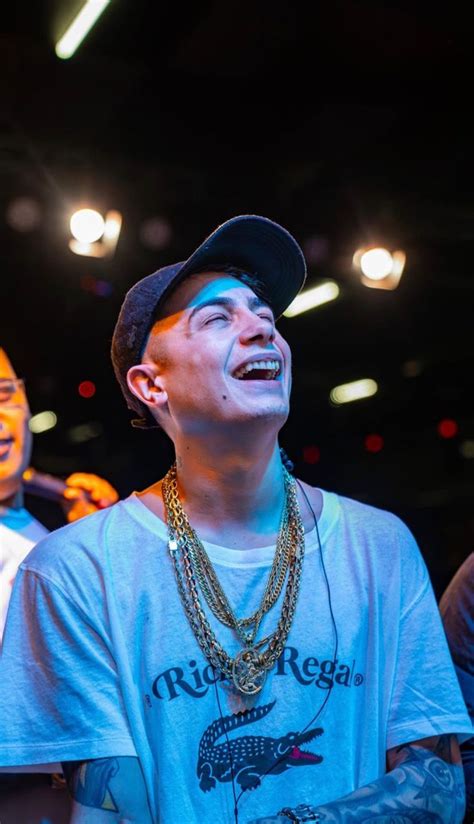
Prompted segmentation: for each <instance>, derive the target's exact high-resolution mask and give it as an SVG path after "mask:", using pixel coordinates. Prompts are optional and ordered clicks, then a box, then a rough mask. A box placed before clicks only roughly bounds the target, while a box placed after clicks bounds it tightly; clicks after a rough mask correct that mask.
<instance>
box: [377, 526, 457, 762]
mask: <svg viewBox="0 0 474 824" xmlns="http://www.w3.org/2000/svg"><path fill="white" fill-rule="evenodd" d="M402 542H403V544H404V546H402V549H401V552H402V563H403V565H404V576H405V587H404V590H405V592H404V597H403V598H402V608H401V612H400V626H399V635H398V640H399V643H398V653H397V659H396V667H395V678H394V686H393V690H392V696H391V703H390V712H389V721H388V729H387V749H390V748H392V747H395V746H398V745H400V744H404V743H408V742H409V741H415V740H417V739H419V738H428V737H430V736H433V735H443V734H446V733H457V734H458V737H459V739H460V740H461V741H463V740H465V739H467V738H469V736H470V735H472V734H473V732H472V725H471V722H470V719H469V716H468V714H467V711H466V706H465V703H464V700H463V697H462V694H461V690H460V688H459V683H458V680H457V677H456V673H455V670H454V666H453V662H452V659H451V655H450V652H449V649H448V645H447V641H446V636H445V633H444V629H443V625H442V622H441V617H440V614H439V609H438V605H437V603H436V599H435V596H434V592H433V588H432V585H431V581H430V579H429V575H428V571H427V569H426V565H425V563H424V561H423V559H422V556H421V553H420V551H419V549H418V547H417V545H416V542H415V540H414V538H413V536H412V535H411V533H410V532H409V530H407V529H406V534H405V535H404V536H403V538H402Z"/></svg>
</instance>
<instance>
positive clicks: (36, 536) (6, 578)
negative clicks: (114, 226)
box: [0, 508, 48, 641]
mask: <svg viewBox="0 0 474 824" xmlns="http://www.w3.org/2000/svg"><path fill="white" fill-rule="evenodd" d="M47 534H48V530H47V529H45V527H44V526H42V525H41V524H40V523H39V521H37V520H36V519H35V518H33V516H32V515H30V513H29V512H27V510H26V509H24V508H22V509H9V510H7V512H5V514H3V515H0V641H1V639H2V635H3V628H4V626H5V619H6V617H7V609H8V604H9V601H10V595H11V590H12V586H13V581H14V580H15V576H16V573H17V570H18V567H19V566H20V564H21V562H22V561H23V560H24V559H25V558H26V556H27V555H28V553H29V551H30V550H31V549H33V547H34V545H35V544H37V543H38V541H40V540H41V538H44V537H45V536H46V535H47Z"/></svg>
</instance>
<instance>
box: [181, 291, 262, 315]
mask: <svg viewBox="0 0 474 824" xmlns="http://www.w3.org/2000/svg"><path fill="white" fill-rule="evenodd" d="M236 305H237V303H236V301H235V300H234V299H233V298H228V297H225V296H224V295H223V296H222V297H215V298H209V300H204V301H203V302H202V303H199V304H198V305H197V306H195V307H194V309H193V310H192V312H191V314H190V315H189V321H191V320H192V318H193V317H194V315H196V314H197V313H198V312H200V311H201V309H205V308H206V307H207V306H224V307H226V308H227V309H235V307H236ZM247 306H248V308H249V309H252V310H255V309H261V308H262V307H265V308H266V309H270V311H271V312H272V308H271V306H270V304H269V303H268V302H267V301H266V300H263V298H259V297H258V295H253V296H252V297H249V298H248V300H247ZM272 314H273V312H272Z"/></svg>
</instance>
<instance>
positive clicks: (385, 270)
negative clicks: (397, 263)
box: [360, 249, 393, 280]
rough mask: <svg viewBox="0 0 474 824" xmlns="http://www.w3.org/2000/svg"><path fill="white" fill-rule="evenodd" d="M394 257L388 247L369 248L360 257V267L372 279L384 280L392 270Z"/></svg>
mask: <svg viewBox="0 0 474 824" xmlns="http://www.w3.org/2000/svg"><path fill="white" fill-rule="evenodd" d="M392 265H393V259H392V255H391V254H390V252H389V251H387V249H369V250H368V251H367V252H364V253H363V254H362V255H361V258H360V268H361V270H362V272H363V273H364V275H365V276H366V277H367V278H370V280H382V278H386V277H387V275H389V274H390V272H391V271H392Z"/></svg>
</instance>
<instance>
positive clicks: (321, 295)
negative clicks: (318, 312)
mask: <svg viewBox="0 0 474 824" xmlns="http://www.w3.org/2000/svg"><path fill="white" fill-rule="evenodd" d="M339 292H340V289H339V286H338V285H337V283H336V282H335V281H334V280H328V281H327V283H322V284H321V285H320V286H314V287H313V288H312V289H307V290H306V291H305V292H300V294H299V295H297V296H296V297H295V299H294V300H293V301H292V303H290V305H289V307H288V309H286V311H285V312H283V314H284V316H285V318H293V317H294V316H295V315H300V314H301V313H302V312H307V311H308V309H315V308H316V306H322V305H323V303H329V301H331V300H336V298H337V297H338V296H339Z"/></svg>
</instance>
